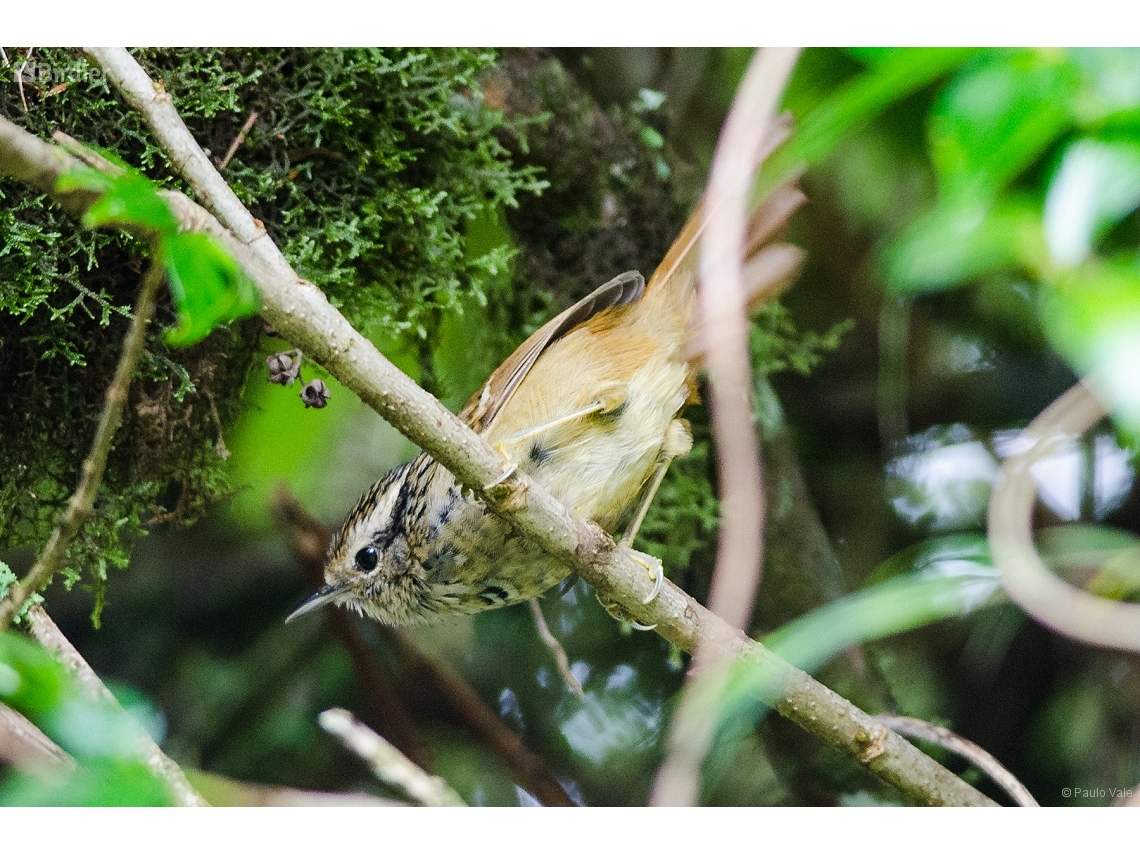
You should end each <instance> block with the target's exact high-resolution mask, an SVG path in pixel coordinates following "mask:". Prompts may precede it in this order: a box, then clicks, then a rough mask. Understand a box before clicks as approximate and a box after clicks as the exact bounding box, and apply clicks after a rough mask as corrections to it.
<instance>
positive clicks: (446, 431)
mask: <svg viewBox="0 0 1140 855" xmlns="http://www.w3.org/2000/svg"><path fill="white" fill-rule="evenodd" d="M126 58H127V60H129V61H130V62H131V63H133V62H134V60H133V59H132V58H131V57H130V56H129V55H126ZM108 74H110V73H109V72H108ZM148 121H149V120H148ZM183 130H185V129H184V127H183ZM165 133H166V132H165V130H164V131H163V133H162V134H159V138H160V140H161V139H162V138H163V136H164V135H165ZM15 141H18V144H13V143H14V142H15ZM60 154H62V152H60V151H59V150H58V149H57V148H56V147H55V146H52V145H51V144H49V143H46V142H43V141H42V140H38V139H36V138H35V137H32V136H31V135H30V134H28V133H27V132H26V131H23V130H21V129H20V128H18V127H16V126H15V125H13V124H12V123H11V122H8V121H6V120H4V119H0V173H4V174H9V175H11V174H13V171H14V169H16V168H19V169H23V170H28V169H32V170H39V173H38V174H39V176H40V180H43V178H44V177H45V176H50V174H51V171H52V169H53V167H54V169H55V176H57V177H58V175H59V174H60V173H61V172H62V171H63V170H65V169H66V168H67V163H68V161H67V160H62V161H61V159H60V157H59V155H60ZM203 156H204V155H203ZM18 157H19V158H24V159H27V158H29V157H30V158H33V159H34V163H33V164H28V163H26V162H23V161H21V163H19V164H17V166H16V167H10V166H9V164H10V162H12V161H13V160H14V159H17V158H18ZM47 186H49V187H51V186H54V179H53V181H52V182H51V183H48V185H47ZM53 198H54V196H53ZM165 198H166V199H167V201H168V202H169V203H170V204H171V207H172V209H173V210H174V212H175V216H177V217H178V218H179V220H180V222H181V224H182V225H183V226H184V227H185V228H187V229H189V230H196V231H203V232H208V233H210V234H213V235H215V236H216V237H218V238H219V239H221V240H222V241H223V242H224V243H225V244H226V247H227V249H229V250H230V251H231V252H232V253H233V254H234V256H235V258H237V259H238V261H239V262H240V263H241V264H242V266H243V267H244V268H245V270H246V272H247V273H248V274H249V275H250V276H251V277H252V278H253V280H254V282H255V283H256V284H257V286H258V288H259V290H260V291H261V295H262V299H263V304H264V310H263V313H264V315H265V317H266V319H267V320H268V321H269V322H270V323H271V324H273V326H274V328H275V329H276V330H277V331H278V332H279V333H281V334H282V335H283V336H285V337H286V338H287V339H288V340H289V341H291V342H292V343H293V344H294V345H295V346H297V347H300V348H301V349H302V350H304V351H305V353H306V354H307V355H310V356H312V357H313V358H314V359H315V360H317V361H318V362H320V363H321V364H322V365H324V366H325V368H327V369H328V370H329V371H330V373H332V374H333V376H335V377H336V378H337V379H338V380H340V381H341V382H342V383H344V384H345V385H346V386H347V387H348V388H350V389H352V390H353V391H354V392H355V393H356V394H357V395H358V396H359V397H360V398H361V399H362V400H363V401H364V402H365V403H367V404H368V405H369V406H371V407H372V408H373V409H374V410H376V411H377V412H378V413H379V414H380V415H381V416H383V417H384V418H385V419H386V420H388V421H389V422H390V423H391V424H392V425H393V426H394V427H396V428H397V429H398V430H400V431H401V432H402V433H404V434H405V435H406V436H408V437H409V438H410V439H411V440H412V441H413V442H416V443H417V444H419V445H420V446H421V447H422V448H423V449H425V450H426V451H427V452H428V453H429V454H432V455H433V456H434V457H435V458H436V459H437V460H439V461H440V462H441V463H443V464H444V465H446V466H447V467H448V468H449V469H450V470H451V471H452V472H453V473H454V474H455V475H456V477H457V478H458V479H459V480H460V481H461V482H462V483H464V484H466V485H468V486H471V487H472V489H475V490H476V491H477V492H478V493H479V494H480V495H481V496H482V497H483V498H484V500H485V501H486V502H487V505H488V507H489V508H491V509H492V510H493V511H494V512H495V513H497V514H499V515H500V516H501V517H503V518H504V519H506V520H507V521H508V522H510V524H511V525H513V526H514V527H515V529H516V530H517V531H520V532H522V533H523V534H525V535H527V536H529V537H531V538H533V540H534V542H535V543H538V544H540V545H541V546H542V547H543V548H544V549H545V550H546V551H547V552H549V553H550V554H551V555H554V556H556V557H557V558H559V559H560V560H562V561H564V562H565V563H566V565H567V566H568V567H570V568H571V569H573V570H574V571H575V572H576V573H578V574H579V575H580V576H581V577H582V578H583V579H585V580H586V581H587V582H589V583H590V584H591V585H593V586H594V589H595V590H596V591H597V593H598V595H599V596H600V597H602V598H603V599H604V600H607V601H612V602H614V603H616V604H618V605H619V606H621V607H622V608H623V609H625V610H626V611H627V612H628V613H629V614H630V615H632V616H634V617H635V618H636V619H637V620H638V621H640V622H642V623H646V624H649V623H657V624H658V627H657V632H658V633H660V634H661V635H662V636H663V637H665V638H666V639H667V640H669V641H670V642H672V643H673V644H674V645H676V646H677V647H679V648H681V649H682V650H686V651H692V650H693V649H694V648H695V647H696V646H697V644H698V643H701V644H703V645H711V649H719V650H722V651H724V652H725V653H728V654H733V655H735V654H748V655H749V656H751V657H754V658H755V659H756V660H758V661H759V662H761V663H763V667H765V668H766V669H767V670H768V672H769V673H770V674H771V677H772V684H773V685H777V686H779V687H780V688H779V690H778V693H779V697H773V698H772V699H771V701H772V703H773V705H774V706H775V708H776V709H777V711H779V712H780V714H781V715H784V716H785V717H787V718H789V719H791V720H792V721H795V722H796V723H797V724H799V725H800V726H801V727H803V728H804V729H805V730H808V731H809V732H811V733H814V734H816V735H817V736H819V737H820V738H822V739H824V740H825V741H827V742H828V743H830V744H831V745H833V746H835V747H836V748H838V749H839V750H841V751H842V752H844V753H845V754H847V755H848V756H850V757H853V758H854V759H856V760H857V761H858V762H860V763H862V764H863V765H865V766H866V767H867V768H868V769H869V770H870V771H871V772H873V773H874V774H876V775H878V776H879V777H880V778H882V779H883V780H884V781H886V782H888V783H890V784H892V785H894V786H897V787H899V788H900V789H901V790H902V791H903V792H905V793H906V794H907V795H908V796H909V797H910V798H912V799H913V800H914V801H916V802H918V803H921V804H955V805H986V804H993V802H992V801H991V800H989V799H987V798H986V797H985V796H983V795H982V794H981V793H979V792H978V791H977V790H975V789H974V788H973V787H971V786H969V785H968V784H966V783H965V782H964V781H962V780H961V779H959V778H958V777H956V776H955V775H953V774H952V773H951V772H950V771H949V770H947V769H945V768H944V767H942V766H940V765H939V764H937V763H936V762H934V761H933V760H932V759H931V758H930V757H927V756H926V755H925V754H923V753H922V752H921V751H919V750H918V749H917V748H915V747H914V746H912V745H911V744H910V743H908V742H907V741H906V740H905V739H903V738H902V737H900V736H898V735H896V734H893V733H892V732H891V731H889V730H887V729H886V728H883V727H882V726H881V725H878V724H876V723H875V722H874V721H873V720H872V718H871V716H869V715H868V714H867V713H865V712H863V711H862V710H860V709H859V708H858V707H855V706H854V705H853V704H851V703H850V702H848V701H847V700H845V699H843V698H842V697H840V696H839V695H837V694H835V693H834V692H832V691H831V690H830V689H828V688H827V687H826V686H823V685H822V684H820V683H818V682H817V681H815V680H813V679H812V678H811V677H810V676H809V675H807V674H805V673H804V672H802V671H800V670H798V669H796V668H794V667H792V666H791V665H789V664H788V663H787V662H784V661H783V660H781V659H779V657H776V656H774V655H773V654H772V653H770V652H769V651H767V650H766V649H765V648H764V647H763V646H762V645H760V644H758V643H756V642H754V641H752V640H751V639H749V638H748V636H747V635H745V634H744V633H743V632H741V631H740V630H738V629H736V628H734V627H732V626H730V625H729V624H728V623H726V622H725V621H723V620H721V619H720V618H718V617H716V615H714V614H713V613H712V612H710V611H709V610H708V609H706V608H705V607H704V606H702V605H701V604H700V603H698V602H697V601H696V600H694V599H693V598H692V597H690V596H688V595H687V594H686V593H685V592H684V591H682V590H681V589H680V588H678V587H677V586H676V585H673V584H671V583H668V582H667V583H666V584H665V585H664V587H663V588H662V590H661V592H660V594H659V595H658V596H657V598H656V599H655V600H653V601H652V602H651V603H649V604H648V605H643V604H642V602H641V601H642V600H643V599H644V598H645V597H646V595H647V594H649V593H650V590H651V586H652V582H651V581H650V580H649V578H648V576H647V575H646V573H645V570H644V568H643V567H642V566H641V565H640V564H639V563H637V562H636V561H634V560H633V559H632V558H631V557H630V556H629V555H627V554H626V553H625V552H623V551H621V550H618V549H617V548H616V546H615V544H614V542H613V540H612V539H611V538H610V537H609V536H608V535H607V534H606V533H605V532H604V531H602V529H601V528H600V527H599V526H597V525H596V524H594V523H592V522H590V521H588V520H584V519H582V518H581V517H579V516H577V515H575V514H573V513H571V512H570V511H569V510H567V509H566V508H565V507H563V506H562V505H561V504H560V503H559V502H557V501H556V500H555V499H554V497H553V496H551V495H550V494H549V493H548V492H547V491H546V490H544V489H543V488H542V487H540V486H538V485H537V484H535V483H534V482H533V481H531V480H530V478H528V477H527V476H526V475H525V473H521V472H516V473H515V474H513V475H512V476H511V477H509V478H507V479H506V480H505V481H504V482H503V483H502V484H500V485H497V486H496V487H494V488H493V489H490V490H483V489H482V488H481V486H480V485H483V484H488V483H490V482H491V481H493V480H495V479H497V478H498V477H499V476H500V475H501V474H502V467H503V460H502V456H501V455H499V454H498V453H496V452H495V451H494V449H492V448H491V447H490V446H489V445H488V444H487V443H486V442H485V441H484V440H483V439H482V438H481V437H479V436H478V435H477V434H475V433H474V432H473V431H472V430H471V429H470V428H468V427H467V426H466V425H465V424H463V423H462V422H461V421H459V420H458V419H457V418H456V417H455V416H454V415H453V414H452V413H451V412H450V411H448V410H447V409H446V408H445V407H444V406H443V405H442V404H440V403H439V402H438V401H437V400H435V399H434V398H432V397H431V396H430V395H428V394H427V393H426V392H424V391H423V390H422V389H420V388H419V387H418V386H417V385H416V384H415V383H414V382H413V381H412V380H411V379H410V378H408V377H407V376H406V375H404V374H403V373H402V372H400V371H399V370H398V369H397V368H396V367H395V366H393V365H392V364H391V363H390V362H389V361H388V360H387V359H385V358H384V357H383V356H382V355H381V354H380V353H379V351H377V350H376V348H375V346H374V345H373V344H372V343H371V342H369V341H368V340H367V339H366V338H364V337H363V336H361V335H360V334H359V333H357V332H356V331H355V330H354V329H353V328H352V326H351V325H350V324H349V323H348V321H346V320H345V319H344V317H343V316H342V315H341V314H340V312H338V311H337V310H336V309H335V308H334V307H333V306H331V305H330V304H329V302H328V300H327V299H326V298H325V296H324V294H323V293H321V291H320V289H318V288H317V287H316V286H315V285H312V284H311V283H309V282H305V281H304V280H302V279H300V278H299V277H297V275H296V274H295V273H294V272H293V271H292V269H291V268H289V266H288V263H287V262H284V259H283V258H282V259H281V263H277V262H273V261H272V260H271V259H268V258H267V257H263V255H262V254H261V253H266V254H267V255H272V254H273V253H276V257H277V258H280V253H279V252H278V251H276V247H273V249H272V252H270V251H269V250H267V249H262V247H265V246H266V245H269V246H272V242H271V241H269V240H268V238H266V237H264V236H262V237H261V238H260V239H258V240H256V241H255V245H250V244H247V243H246V242H244V241H240V240H238V239H236V238H235V237H234V235H233V234H232V233H231V232H229V230H228V229H226V228H224V227H223V226H222V225H221V224H220V223H219V222H218V221H217V220H216V219H215V218H214V217H213V216H212V215H211V214H209V213H208V212H206V211H204V210H202V209H201V208H199V207H198V206H197V205H195V204H194V203H193V202H191V201H190V200H189V199H187V198H186V197H185V196H184V195H182V194H180V193H166V194H165ZM202 199H203V201H204V202H205V203H206V204H212V201H211V199H210V198H209V196H207V195H203V196H202ZM69 201H73V200H71V199H70V198H69ZM246 216H248V213H247V214H246ZM281 264H284V268H282V266H281Z"/></svg>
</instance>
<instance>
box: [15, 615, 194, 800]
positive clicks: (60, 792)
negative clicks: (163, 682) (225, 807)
mask: <svg viewBox="0 0 1140 855" xmlns="http://www.w3.org/2000/svg"><path fill="white" fill-rule="evenodd" d="M0 702H3V703H4V704H6V705H7V706H9V707H11V708H12V709H14V710H16V711H17V712H19V713H21V714H23V715H24V716H25V717H26V718H27V719H28V720H29V721H31V722H32V723H33V724H34V725H36V726H37V727H38V728H39V729H40V730H41V731H43V733H44V735H45V736H47V737H48V738H49V739H51V740H52V742H54V743H55V744H56V745H57V746H59V747H60V748H62V749H63V750H64V751H65V752H66V753H67V754H68V755H69V756H70V757H71V758H72V759H73V760H75V762H76V768H75V769H74V770H70V771H68V772H64V773H61V771H60V770H54V771H55V772H56V774H49V775H46V776H45V775H36V774H31V773H27V772H14V773H10V774H8V775H6V776H5V778H4V779H3V780H2V781H0V804H7V805H55V806H69V805H70V806H80V807H87V806H91V807H110V806H116V805H144V806H145V805H169V804H171V803H172V802H171V799H170V796H169V794H168V793H167V791H166V787H165V785H164V784H163V783H162V782H161V781H160V780H158V779H157V778H156V777H155V776H154V775H153V774H152V773H151V771H150V769H148V768H147V766H146V764H145V763H143V762H142V761H140V760H139V759H137V757H136V756H135V755H134V753H133V748H134V745H135V733H136V731H137V729H138V728H139V726H140V725H139V724H138V723H137V722H136V721H134V720H132V719H130V718H129V717H128V715H127V713H125V712H124V711H123V710H121V709H116V708H113V707H111V706H109V705H107V704H101V703H96V702H94V701H92V700H90V699H89V698H88V697H87V696H86V695H84V694H83V691H82V689H81V688H80V687H79V686H78V685H77V683H76V681H75V679H74V678H73V677H72V676H71V675H70V674H69V673H68V672H67V671H66V669H65V668H64V667H63V666H62V665H61V664H60V663H59V662H57V661H56V660H55V659H53V658H52V657H51V655H50V654H49V653H48V652H47V651H46V650H44V649H43V648H42V647H40V646H39V645H38V644H36V643H35V642H32V641H29V640H27V639H25V638H22V637H20V636H17V635H14V634H13V633H3V634H0Z"/></svg>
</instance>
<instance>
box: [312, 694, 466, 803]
mask: <svg viewBox="0 0 1140 855" xmlns="http://www.w3.org/2000/svg"><path fill="white" fill-rule="evenodd" d="M318 721H319V722H320V725H321V727H323V728H324V729H325V730H326V731H327V732H328V733H331V734H332V735H333V736H336V737H339V738H340V740H341V741H342V742H343V743H344V744H345V746H346V747H347V748H348V749H349V750H350V751H352V752H353V753H354V754H356V755H357V756H359V757H360V758H361V759H363V760H364V761H365V762H367V763H368V765H369V766H371V767H372V772H373V774H375V775H376V777H377V778H379V779H380V780H381V781H383V782H384V783H385V784H388V785H389V786H392V787H395V788H396V789H398V790H400V792H402V793H403V794H404V795H406V796H407V797H408V798H409V799H411V800H412V801H413V802H415V803H416V804H421V805H426V806H428V807H463V806H464V801H463V799H461V798H460V797H459V794H458V793H457V792H455V790H453V789H451V787H450V786H448V784H447V782H446V781H444V780H443V778H440V777H438V776H436V775H429V774H428V773H427V772H425V771H424V770H423V769H421V768H420V767H419V766H417V765H416V764H415V763H413V762H412V761H411V760H409V759H408V758H407V757H405V756H404V755H403V754H402V753H400V751H399V749H397V748H396V747H395V746H394V745H392V743H390V742H389V741H388V740H386V739H385V738H384V737H382V736H380V735H379V734H377V733H376V732H375V731H373V730H370V729H369V728H367V727H365V726H364V725H363V724H361V723H360V722H359V721H358V720H357V719H356V717H355V716H353V715H352V713H350V712H348V710H342V709H339V708H334V709H331V710H325V711H324V712H323V713H321V714H320V716H319V718H318Z"/></svg>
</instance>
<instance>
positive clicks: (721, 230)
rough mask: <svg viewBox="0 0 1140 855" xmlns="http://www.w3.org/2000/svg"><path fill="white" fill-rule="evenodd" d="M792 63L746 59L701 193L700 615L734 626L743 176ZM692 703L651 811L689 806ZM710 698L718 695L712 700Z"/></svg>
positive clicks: (750, 501) (755, 573)
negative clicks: (705, 469) (707, 480)
mask: <svg viewBox="0 0 1140 855" xmlns="http://www.w3.org/2000/svg"><path fill="white" fill-rule="evenodd" d="M798 56H799V50H798V49H794V48H764V49H763V50H760V51H757V53H756V54H755V56H753V58H752V62H751V64H750V65H749V67H748V71H747V73H746V74H745V76H744V80H743V82H742V83H741V84H740V88H739V90H738V91H737V94H736V97H735V98H734V99H733V103H732V110H731V111H730V112H729V115H728V119H727V120H726V121H725V125H724V131H723V133H722V134H721V138H720V141H719V142H718V143H717V150H716V156H715V158H714V159H713V166H712V172H711V174H710V176H709V185H708V190H707V192H706V200H707V202H706V204H707V206H708V210H709V215H708V217H709V220H708V226H707V227H706V229H705V233H704V236H703V239H702V241H701V258H700V270H701V288H700V291H699V297H700V306H701V321H702V323H703V324H705V325H707V327H708V328H709V329H715V330H716V335H715V336H707V337H706V339H705V342H704V343H705V345H706V353H705V365H706V367H707V368H708V374H709V414H710V419H711V422H712V427H713V435H714V438H715V440H716V450H717V472H718V473H719V476H720V477H719V482H720V506H721V513H720V529H719V535H718V538H719V540H718V544H717V556H716V569H715V571H714V573H713V579H712V585H711V587H710V589H709V608H710V609H711V610H712V611H713V612H714V613H715V614H717V615H719V616H720V617H722V618H724V620H726V621H727V622H728V623H729V624H731V625H732V626H734V627H737V628H743V627H744V626H746V625H747V623H748V617H749V615H750V614H751V611H752V604H753V602H754V601H755V598H756V588H757V586H758V585H759V584H760V578H761V572H762V559H763V549H764V517H765V495H764V472H763V468H762V466H761V462H760V450H759V443H758V440H757V433H758V431H757V428H756V426H755V425H754V422H753V418H752V406H751V397H750V392H751V389H752V369H751V364H750V362H751V361H750V359H749V351H748V309H747V301H746V298H745V291H744V274H743V271H742V262H743V259H744V248H745V240H746V238H747V228H746V226H747V219H748V217H747V210H746V208H747V204H748V197H749V193H750V190H751V186H752V175H753V173H754V172H755V170H756V168H757V165H758V161H759V157H760V155H761V153H762V151H763V149H764V141H765V138H766V137H767V136H768V133H769V130H770V128H771V127H772V123H773V119H774V117H775V115H776V110H777V109H778V108H779V102H780V98H781V96H782V95H783V92H784V87H785V85H786V84H787V81H788V78H789V77H790V76H791V73H792V69H793V68H794V67H795V64H796V59H797V57H798ZM725 656H726V652H725V651H724V650H722V649H718V648H715V647H712V646H708V647H706V646H705V645H701V646H699V647H698V648H697V651H696V662H695V663H694V671H699V670H701V669H704V668H706V667H709V666H711V665H712V664H714V663H715V662H717V661H719V660H721V659H723V658H724V657H725ZM696 695H697V693H696V692H695V691H689V692H686V693H685V694H684V695H683V696H682V699H681V705H680V707H679V709H678V710H677V714H676V715H675V716H674V718H673V725H672V729H671V732H670V738H669V746H670V747H669V751H668V752H667V753H666V756H665V762H664V763H663V764H662V766H661V769H660V771H659V773H658V775H657V781H656V783H655V784H654V788H653V795H652V797H651V799H650V801H651V803H652V804H656V805H691V804H695V803H696V801H697V797H698V794H699V792H700V770H701V762H702V761H703V759H704V755H705V753H706V752H707V750H708V748H709V747H710V745H711V742H712V735H713V731H712V728H713V720H714V718H715V717H711V716H709V715H707V711H705V710H703V709H701V707H702V706H703V704H700V703H699V702H698V700H697V697H696ZM714 696H715V697H719V692H718V693H717V694H716V695H714Z"/></svg>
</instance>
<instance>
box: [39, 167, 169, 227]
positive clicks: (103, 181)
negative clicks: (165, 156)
mask: <svg viewBox="0 0 1140 855" xmlns="http://www.w3.org/2000/svg"><path fill="white" fill-rule="evenodd" d="M56 189H57V190H59V191H68V190H79V189H82V190H90V191H92V192H99V193H102V196H100V198H99V199H98V200H97V201H96V202H95V203H94V204H93V205H92V206H91V207H90V208H88V209H87V212H86V213H85V214H84V215H83V219H82V223H83V225H84V226H86V227H87V228H95V227H96V226H103V225H110V224H113V225H120V226H122V225H139V226H143V227H145V228H149V229H153V230H154V231H157V232H159V233H162V234H169V233H173V232H175V231H176V230H177V229H178V221H177V220H176V219H175V218H174V214H173V213H172V212H171V210H170V206H169V205H167V204H166V202H165V201H163V199H162V197H161V196H159V195H158V191H157V189H155V186H154V184H153V183H152V182H151V181H150V180H149V179H148V178H146V177H145V176H144V175H142V174H140V173H138V172H136V171H134V170H133V169H128V170H125V171H124V172H123V173H121V174H119V175H108V174H107V173H104V172H99V171H97V170H95V169H92V168H91V167H89V166H82V165H80V166H77V167H75V168H73V169H71V170H69V171H68V172H65V173H64V174H63V175H61V176H60V177H59V179H58V180H57V181H56Z"/></svg>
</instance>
